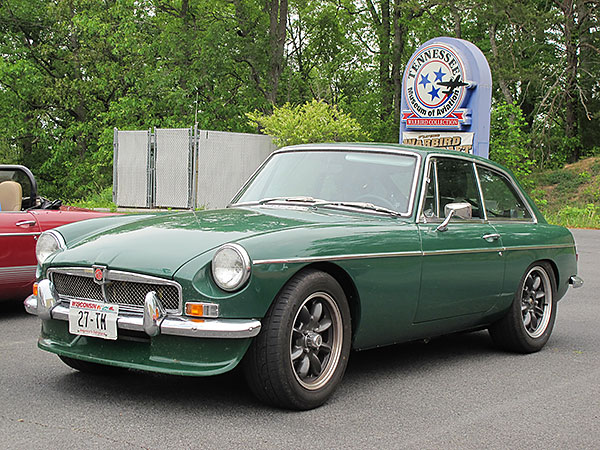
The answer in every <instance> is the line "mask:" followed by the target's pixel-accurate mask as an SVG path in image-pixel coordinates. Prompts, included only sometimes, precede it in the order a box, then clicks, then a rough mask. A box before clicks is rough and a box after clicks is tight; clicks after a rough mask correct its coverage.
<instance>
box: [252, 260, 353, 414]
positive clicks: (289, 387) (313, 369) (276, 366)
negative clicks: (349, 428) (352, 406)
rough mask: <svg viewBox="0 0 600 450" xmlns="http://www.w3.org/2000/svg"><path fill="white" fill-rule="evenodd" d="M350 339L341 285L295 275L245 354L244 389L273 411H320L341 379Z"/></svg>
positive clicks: (310, 274) (319, 276)
mask: <svg viewBox="0 0 600 450" xmlns="http://www.w3.org/2000/svg"><path fill="white" fill-rule="evenodd" d="M350 337H351V326H350V310H349V308H348V303H347V300H346V296H345V295H344V291H343V289H342V288H341V286H340V285H339V284H338V283H337V281H336V280H335V279H334V278H333V277H331V276H330V275H328V274H326V273H324V272H319V271H314V270H311V271H306V272H303V273H300V274H298V275H296V276H295V277H294V278H293V279H292V280H291V281H290V282H289V283H288V284H287V285H286V286H285V287H284V288H283V290H282V291H281V292H280V294H279V295H278V296H277V298H276V299H275V301H274V303H273V305H272V306H271V308H270V310H269V312H268V313H267V316H266V317H265V319H264V320H263V328H262V330H261V332H260V334H259V335H258V336H257V337H256V338H255V340H254V341H253V343H252V345H251V347H250V349H249V350H248V354H247V355H246V358H245V360H244V372H245V374H246V379H247V380H248V384H249V386H250V388H251V390H252V391H253V392H254V394H255V395H256V396H257V397H258V398H259V399H261V400H262V401H264V402H266V403H269V404H272V405H275V406H280V407H283V408H289V409H299V410H305V409H311V408H315V407H317V406H320V405H322V404H323V403H325V401H327V399H328V398H329V397H330V396H331V394H332V393H333V391H334V390H335V388H336V387H337V385H338V384H339V382H340V380H341V379H342V377H343V375H344V372H345V370H346V365H347V362H348V355H349V353H350Z"/></svg>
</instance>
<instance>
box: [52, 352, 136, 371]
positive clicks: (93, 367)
mask: <svg viewBox="0 0 600 450" xmlns="http://www.w3.org/2000/svg"><path fill="white" fill-rule="evenodd" d="M58 357H59V358H60V359H61V361H62V362H64V363H65V364H66V365H67V366H69V367H70V368H72V369H75V370H78V371H79V372H84V373H91V374H94V375H114V374H118V373H122V372H124V371H125V370H127V369H125V368H123V367H117V366H109V365H106V364H98V363H93V362H89V361H82V360H81V359H74V358H69V357H68V356H63V355H58Z"/></svg>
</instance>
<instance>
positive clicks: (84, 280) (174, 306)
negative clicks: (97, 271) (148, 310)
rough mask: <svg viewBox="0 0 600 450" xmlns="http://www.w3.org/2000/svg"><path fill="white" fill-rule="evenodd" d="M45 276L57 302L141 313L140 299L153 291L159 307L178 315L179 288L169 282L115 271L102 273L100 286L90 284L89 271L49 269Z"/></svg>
mask: <svg viewBox="0 0 600 450" xmlns="http://www.w3.org/2000/svg"><path fill="white" fill-rule="evenodd" d="M48 276H49V277H50V280H51V281H52V283H53V284H54V287H55V289H56V291H57V293H58V295H59V296H60V298H61V299H64V300H68V299H71V298H76V299H85V300H95V301H101V302H102V301H104V302H107V303H116V304H118V305H120V306H123V307H125V308H126V309H129V310H132V311H139V312H142V311H143V307H144V299H145V297H146V294H147V293H148V292H150V291H154V292H156V295H157V296H158V298H159V299H160V301H161V303H162V305H163V307H164V308H165V309H166V310H167V311H170V312H174V311H176V312H181V304H182V295H181V286H180V285H179V284H178V283H176V282H174V281H171V280H164V279H162V278H156V277H150V276H146V275H139V274H134V273H130V272H121V271H117V270H106V272H105V277H104V284H103V285H101V284H98V283H97V282H96V281H94V272H93V269H91V268H79V267H77V268H65V269H62V268H61V269H50V270H48Z"/></svg>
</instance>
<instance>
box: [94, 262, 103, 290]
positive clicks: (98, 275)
mask: <svg viewBox="0 0 600 450" xmlns="http://www.w3.org/2000/svg"><path fill="white" fill-rule="evenodd" d="M92 269H93V270H94V283H96V284H99V285H100V286H102V285H104V284H106V266H92Z"/></svg>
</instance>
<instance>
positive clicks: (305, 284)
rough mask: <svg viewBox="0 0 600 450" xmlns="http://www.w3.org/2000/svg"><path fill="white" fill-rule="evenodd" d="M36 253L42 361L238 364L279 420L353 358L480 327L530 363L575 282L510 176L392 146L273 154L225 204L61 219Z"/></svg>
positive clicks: (453, 156)
mask: <svg viewBox="0 0 600 450" xmlns="http://www.w3.org/2000/svg"><path fill="white" fill-rule="evenodd" d="M36 252H37V258H38V262H39V267H38V281H37V283H36V285H35V286H34V295H32V296H30V297H29V298H28V299H27V300H26V302H25V307H26V309H27V311H28V312H30V313H32V314H35V315H37V316H39V317H40V318H41V319H42V331H41V337H40V339H39V344H38V345H39V347H40V348H41V349H43V350H47V351H49V352H52V353H56V354H57V355H58V356H59V357H60V359H62V360H63V361H64V362H65V363H66V364H67V365H69V366H71V367H73V368H75V369H77V370H80V371H83V372H101V371H107V370H108V369H111V370H115V369H117V368H123V369H127V368H132V369H141V370H148V371H154V372H163V373H167V374H174V375H192V376H208V375H215V374H220V373H223V372H227V371H229V370H232V369H233V368H235V367H236V366H237V365H238V364H240V363H241V364H242V367H243V371H244V373H245V376H246V379H247V381H248V384H249V386H250V389H251V390H252V391H253V392H254V393H255V395H256V396H257V397H258V398H259V399H261V400H262V401H265V402H267V403H269V404H272V405H276V406H279V407H284V408H291V409H310V408H314V407H317V406H319V405H321V404H323V403H324V402H325V401H326V400H327V399H328V398H329V397H330V396H331V395H332V393H333V391H334V389H335V388H336V386H337V385H338V384H339V383H340V381H341V379H342V377H343V375H344V371H345V369H346V365H347V363H348V357H349V355H350V351H351V350H352V349H355V350H362V349H368V348H372V347H378V346H382V345H389V344H394V343H399V342H405V341H411V340H417V339H426V338H430V337H434V336H439V335H443V334H447V333H454V332H458V331H468V330H481V329H488V330H489V333H490V335H491V337H492V340H493V342H494V343H495V344H496V345H498V346H500V347H501V348H504V349H507V350H510V351H514V352H519V353H530V352H535V351H538V350H540V349H541V348H542V347H543V346H544V345H545V344H546V342H547V341H548V338H549V337H550V333H551V332H552V328H553V326H554V321H555V318H556V304H557V301H558V300H559V299H560V298H561V297H563V296H564V295H565V293H566V292H567V290H568V288H569V285H572V286H574V287H578V286H580V285H581V284H582V283H583V281H582V280H581V279H580V278H579V277H577V254H576V249H575V244H574V241H573V237H572V235H571V233H570V232H569V231H568V230H567V229H565V228H562V227H559V226H554V225H549V224H548V223H546V221H545V220H544V218H543V217H542V215H541V214H540V212H539V211H538V209H537V208H536V207H535V205H534V204H533V202H532V201H531V200H530V199H529V197H528V196H527V195H526V194H525V193H524V192H523V190H522V189H521V188H520V187H519V185H518V183H517V182H516V181H515V179H514V177H513V176H512V175H511V174H510V172H509V171H507V170H506V169H504V168H502V167H501V166H499V165H497V164H495V163H493V162H491V161H489V160H487V159H484V158H479V157H475V156H471V155H467V154H463V153H459V152H454V151H445V150H439V149H428V148H423V147H408V146H400V145H387V144H385V145H384V144H319V145H303V146H294V147H287V148H283V149H281V150H278V151H276V152H274V153H273V154H272V155H271V156H270V157H269V158H268V159H267V160H266V162H265V163H264V164H263V165H262V166H261V167H260V168H259V169H258V170H257V171H256V172H255V173H254V175H253V176H252V177H251V178H250V180H249V181H248V182H247V183H246V184H245V185H244V186H243V187H242V188H241V189H240V191H239V192H238V194H237V195H236V196H235V197H234V198H233V200H232V202H231V204H230V205H229V206H228V207H227V208H226V209H222V210H213V211H189V212H173V213H166V214H165V213H161V214H142V215H128V216H114V217H103V218H98V219H92V220H88V221H84V222H78V223H74V224H69V225H65V226H61V227H59V228H56V229H54V230H51V231H48V232H45V233H43V234H42V235H41V236H40V238H39V241H38V243H37V250H36Z"/></svg>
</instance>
